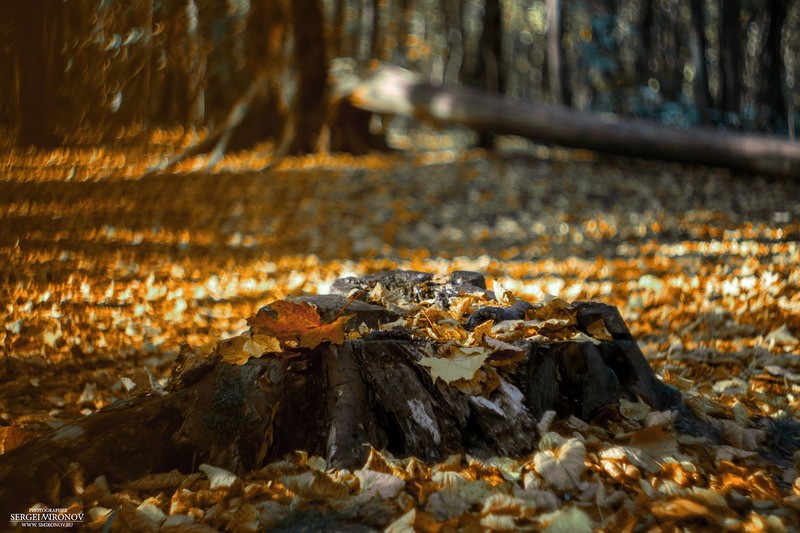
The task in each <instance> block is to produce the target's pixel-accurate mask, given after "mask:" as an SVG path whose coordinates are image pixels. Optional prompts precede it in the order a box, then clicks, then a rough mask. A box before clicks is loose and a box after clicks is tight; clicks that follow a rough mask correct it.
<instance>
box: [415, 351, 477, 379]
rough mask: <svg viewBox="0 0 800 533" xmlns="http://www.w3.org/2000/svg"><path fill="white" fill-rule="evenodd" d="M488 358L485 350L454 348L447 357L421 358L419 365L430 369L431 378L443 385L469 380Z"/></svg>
mask: <svg viewBox="0 0 800 533" xmlns="http://www.w3.org/2000/svg"><path fill="white" fill-rule="evenodd" d="M488 357H489V351H488V350H486V349H485V348H455V349H454V350H453V352H452V353H451V355H450V356H449V357H423V358H421V359H420V360H419V364H420V365H422V366H426V367H428V368H430V371H431V377H432V378H433V379H434V381H435V380H436V379H442V380H443V381H444V382H445V383H452V382H453V381H456V380H459V379H464V380H467V381H469V380H471V379H472V378H473V377H474V376H475V372H477V371H478V369H479V368H480V367H482V366H483V363H484V362H485V361H486V359H487V358H488Z"/></svg>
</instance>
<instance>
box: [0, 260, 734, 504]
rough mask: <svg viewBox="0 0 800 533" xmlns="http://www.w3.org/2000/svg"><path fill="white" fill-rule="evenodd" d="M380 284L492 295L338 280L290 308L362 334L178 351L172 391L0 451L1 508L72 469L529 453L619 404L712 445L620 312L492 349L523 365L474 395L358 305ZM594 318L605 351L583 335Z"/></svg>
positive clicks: (402, 283) (386, 278) (411, 290)
mask: <svg viewBox="0 0 800 533" xmlns="http://www.w3.org/2000/svg"><path fill="white" fill-rule="evenodd" d="M375 287H382V288H383V289H384V290H386V291H389V292H391V294H393V295H394V296H395V297H396V298H397V297H399V298H402V299H403V301H404V302H406V303H409V304H411V305H415V304H419V303H420V302H434V304H435V305H438V306H441V307H443V308H447V306H449V305H450V304H451V302H453V301H454V299H455V298H458V297H463V295H473V296H476V297H477V296H486V298H487V299H489V300H491V299H494V298H495V295H494V294H493V293H492V292H491V291H487V290H486V285H485V282H484V279H483V276H481V275H480V274H477V273H472V272H454V273H452V274H451V275H450V276H448V277H439V276H437V277H434V276H433V275H431V274H425V273H421V272H407V271H389V272H384V273H381V274H377V275H374V276H367V277H364V278H344V279H341V280H338V281H337V282H336V283H335V284H334V285H333V292H334V293H336V294H333V295H321V296H305V297H300V298H299V299H297V300H298V301H305V302H308V303H310V304H311V305H313V306H314V307H316V309H317V312H318V313H319V315H320V317H321V319H322V320H323V321H324V322H330V321H332V320H333V319H334V318H335V317H337V316H338V315H339V314H341V313H342V309H345V308H346V309H345V312H346V314H347V315H348V316H350V318H349V319H348V321H347V324H346V326H345V329H346V330H347V331H360V332H361V334H360V335H359V336H353V338H349V339H347V340H345V341H344V342H343V343H342V344H340V345H335V344H331V343H329V342H324V343H322V344H319V345H318V346H317V347H315V348H313V349H305V350H303V349H299V350H294V351H292V353H290V354H286V353H278V354H267V355H264V356H263V357H260V358H251V359H249V360H248V361H247V362H246V363H245V364H242V365H233V364H225V363H222V362H220V360H221V358H222V352H223V350H224V345H223V343H225V342H226V341H222V342H221V343H220V344H219V345H218V346H217V348H216V349H215V350H214V352H213V353H211V354H209V355H206V356H201V355H197V354H195V353H194V352H193V351H192V350H191V348H189V347H188V346H185V345H184V346H183V347H182V349H181V353H180V355H179V356H178V359H177V361H176V364H175V367H174V368H173V376H172V379H171V383H170V386H169V387H168V389H169V392H168V393H167V394H164V395H157V394H156V393H155V392H154V391H145V393H140V395H139V396H135V397H132V398H129V399H126V400H123V401H120V402H117V403H116V404H114V405H112V406H110V407H108V408H106V409H103V410H101V411H99V412H97V413H95V414H93V415H90V416H88V417H85V418H82V419H79V420H76V421H75V422H73V423H70V424H67V425H65V426H63V427H62V428H60V429H58V430H57V431H54V432H52V433H51V434H49V435H46V436H44V437H42V438H41V439H39V440H38V441H35V442H32V443H29V444H27V445H23V446H22V447H20V448H17V449H14V450H12V451H10V452H9V453H6V454H5V455H2V456H0V502H4V504H3V506H4V507H8V509H4V510H8V511H9V512H22V511H20V510H21V509H22V510H24V509H27V507H26V506H27V505H30V504H32V503H34V502H37V501H41V502H44V503H48V504H55V503H58V501H59V498H61V497H63V494H62V488H61V487H62V484H63V485H66V484H67V483H64V480H65V479H66V477H65V476H67V473H68V472H70V471H74V470H75V463H77V464H79V465H80V466H81V468H82V469H83V474H84V476H85V477H86V478H87V479H94V477H95V476H97V475H100V474H104V475H106V476H107V477H108V478H109V480H110V481H112V482H115V483H120V482H124V481H126V480H131V479H135V478H138V477H140V476H142V475H144V474H146V473H149V472H153V471H166V470H170V469H173V468H177V469H180V470H183V471H190V470H192V469H193V468H196V466H197V465H199V464H201V463H209V464H213V465H216V466H219V467H222V468H226V469H228V470H231V471H233V472H238V473H241V472H244V471H248V470H251V469H254V468H258V467H260V466H261V465H263V464H265V463H266V462H270V461H273V460H276V459H279V458H281V457H283V456H284V455H285V454H287V453H289V452H292V451H295V450H298V449H300V450H306V451H307V452H308V453H309V454H316V455H321V456H323V457H325V458H326V459H327V461H328V464H329V466H331V467H338V468H352V467H356V466H360V465H361V464H363V462H364V460H365V459H366V457H367V455H368V453H369V447H368V445H371V446H373V447H375V448H378V449H387V450H389V451H390V452H391V453H394V454H398V455H403V456H416V457H417V458H419V459H421V460H424V461H437V460H440V459H443V458H445V457H446V456H447V455H449V454H453V453H468V454H471V455H473V456H477V457H481V458H485V457H488V456H520V455H523V454H526V453H528V452H530V451H532V450H533V449H534V448H535V446H536V443H537V435H536V423H537V421H539V420H540V419H541V417H542V415H543V414H544V413H546V412H547V411H555V412H556V414H557V416H558V417H569V416H573V415H574V416H576V417H578V418H581V419H583V420H585V421H591V420H594V419H596V418H597V417H602V416H603V413H605V412H606V411H607V410H608V409H609V408H610V406H614V405H615V404H619V402H620V400H621V399H623V398H624V399H628V400H631V401H635V400H637V399H639V400H641V401H644V402H646V403H647V404H649V405H650V406H651V407H652V408H653V409H654V410H672V411H677V417H676V422H675V425H676V427H677V429H678V430H680V431H683V432H686V433H690V434H693V435H703V436H706V437H709V438H710V439H712V440H717V437H718V434H717V433H716V430H715V429H714V428H713V427H712V426H711V425H709V424H706V423H704V422H702V421H701V420H700V419H699V418H698V417H696V416H695V415H694V414H693V413H692V412H691V411H690V410H689V409H688V408H687V407H686V406H685V405H684V403H683V399H682V397H681V394H680V393H679V392H678V391H677V389H675V388H673V387H671V386H669V385H666V384H664V383H662V382H661V381H659V379H658V378H657V377H656V376H655V374H654V373H653V371H652V369H651V367H650V365H649V364H648V363H647V360H646V359H645V357H644V356H643V355H642V353H641V351H640V350H639V348H638V346H637V344H636V342H635V340H634V339H633V337H632V336H631V333H630V331H629V330H628V328H627V326H626V325H625V322H624V321H623V319H622V317H621V316H620V314H619V312H618V311H617V309H616V308H614V307H612V306H609V305H605V304H602V303H594V302H576V303H574V304H572V305H571V306H570V308H569V309H570V312H571V313H573V314H574V318H575V320H574V325H573V327H574V328H575V329H577V330H578V331H579V332H580V333H582V334H583V335H580V338H581V339H584V340H566V341H559V342H545V341H542V340H541V339H532V340H524V341H514V342H511V343H508V344H506V346H505V347H504V348H502V349H501V352H498V353H501V355H505V356H509V355H510V356H513V357H512V358H513V360H515V361H516V362H515V363H514V364H505V363H503V364H499V365H498V366H494V367H491V368H489V366H486V372H485V374H486V375H487V376H488V378H487V379H490V380H494V381H493V386H492V387H489V388H484V389H483V392H481V391H480V390H477V391H467V392H465V391H464V387H460V388H457V387H454V386H451V385H449V384H448V383H445V381H444V380H443V379H433V378H432V374H431V371H430V370H429V368H428V367H426V366H423V365H422V364H421V362H422V361H423V358H425V357H427V356H428V355H430V354H432V353H433V350H435V349H437V348H441V346H437V343H436V342H433V341H431V340H429V339H424V338H420V337H419V336H415V335H412V331H411V330H409V329H406V328H403V327H391V324H392V323H393V322H395V321H397V319H398V318H401V317H400V315H401V311H402V310H401V309H400V308H399V307H397V306H394V305H392V304H387V305H375V304H374V303H368V302H366V301H361V300H364V299H367V297H368V296H369V295H368V292H369V290H371V289H374V288H375ZM348 296H349V297H350V298H348ZM353 297H355V298H359V299H360V300H359V299H352V298H353ZM392 307H394V308H392ZM535 309H536V306H533V305H531V304H528V303H526V302H516V303H515V304H513V305H508V306H502V305H498V306H484V307H482V308H479V309H477V310H475V311H474V312H472V313H471V314H470V316H469V317H467V320H466V324H465V325H466V327H467V329H475V328H477V327H479V326H481V324H482V323H484V321H485V320H487V319H492V320H494V321H495V324H500V323H503V322H507V321H509V320H517V321H519V320H522V319H524V318H525V317H526V316H527V315H526V314H529V313H530V312H531V310H535ZM598 321H602V322H600V323H601V324H603V325H604V326H605V330H604V334H603V335H601V337H604V338H603V339H602V340H598V339H596V338H590V334H591V333H592V330H593V328H595V327H596V326H597V324H598ZM387 324H389V325H390V326H389V327H387V326H386V325H387ZM382 328H383V329H382ZM502 350H505V352H503V351H502ZM501 362H502V361H501ZM486 390H491V392H489V393H486V392H485V391H486ZM65 494H66V492H65ZM0 512H2V511H0Z"/></svg>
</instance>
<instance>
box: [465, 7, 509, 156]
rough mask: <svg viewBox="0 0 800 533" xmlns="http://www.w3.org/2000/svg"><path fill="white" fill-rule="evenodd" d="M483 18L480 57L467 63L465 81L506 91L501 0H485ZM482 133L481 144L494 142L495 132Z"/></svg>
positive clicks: (490, 90) (484, 131)
mask: <svg viewBox="0 0 800 533" xmlns="http://www.w3.org/2000/svg"><path fill="white" fill-rule="evenodd" d="M482 22H483V27H482V29H481V36H480V39H479V41H478V54H477V58H476V61H475V62H474V63H465V66H467V68H468V70H467V71H466V72H464V74H463V76H462V81H463V83H464V84H465V85H467V86H469V87H476V88H480V89H484V90H486V91H488V92H490V93H493V94H498V95H500V94H504V93H505V91H506V80H505V73H504V72H503V65H502V58H503V51H502V43H503V29H502V23H503V21H502V12H501V6H500V0H484V12H483V21H482ZM479 134H480V138H479V140H478V146H480V147H483V148H491V147H492V146H494V133H492V132H491V131H489V130H481V131H480V132H479Z"/></svg>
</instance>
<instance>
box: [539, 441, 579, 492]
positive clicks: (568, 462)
mask: <svg viewBox="0 0 800 533" xmlns="http://www.w3.org/2000/svg"><path fill="white" fill-rule="evenodd" d="M548 435H550V434H548ZM543 440H544V437H543ZM585 457H586V447H585V446H584V445H583V443H582V442H581V441H580V440H578V439H567V440H566V441H565V442H564V443H563V444H562V445H561V446H559V447H558V448H556V449H554V450H545V451H542V452H537V453H536V454H535V455H534V456H533V468H534V470H535V471H536V472H537V473H538V474H539V475H540V476H542V478H543V479H544V481H545V482H546V483H547V484H548V485H550V486H552V487H554V488H556V489H557V490H568V489H572V488H577V487H578V485H579V484H580V480H581V476H582V475H583V471H584V469H585V466H584V463H583V461H584V459H585Z"/></svg>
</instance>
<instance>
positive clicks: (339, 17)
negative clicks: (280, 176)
mask: <svg viewBox="0 0 800 533" xmlns="http://www.w3.org/2000/svg"><path fill="white" fill-rule="evenodd" d="M0 44H1V45H2V46H0V80H3V81H2V82H0V125H2V127H3V128H4V129H5V130H6V131H7V132H8V133H9V134H10V135H7V136H6V137H7V138H8V139H11V138H15V139H16V140H17V141H18V142H19V143H21V144H23V145H28V144H32V145H36V146H41V147H52V146H55V145H59V144H62V143H67V144H87V143H101V142H108V141H118V140H123V139H124V140H135V139H137V138H139V139H142V138H144V137H145V132H147V131H148V130H149V129H152V128H185V129H188V130H196V129H199V130H205V129H208V130H210V131H213V130H214V127H215V126H217V127H219V126H220V125H221V124H222V123H224V121H225V119H226V117H227V116H228V115H229V113H230V112H231V110H232V109H234V107H235V106H236V105H237V103H238V104H241V103H243V102H244V103H246V104H247V106H246V111H245V112H247V114H248V118H247V119H246V120H245V123H244V124H242V126H241V127H239V128H237V129H236V132H235V136H234V137H235V138H234V139H232V142H231V144H230V147H231V148H234V149H235V148H244V147H251V146H253V145H255V144H257V143H258V142H260V141H264V140H267V141H271V142H272V143H273V148H274V147H276V146H277V147H282V148H283V151H285V152H286V153H301V152H310V151H317V150H328V149H330V150H334V151H338V150H347V151H355V152H363V151H367V150H370V149H373V148H380V147H382V145H381V143H380V142H378V141H375V140H374V139H372V140H370V141H369V142H367V143H366V145H365V144H364V142H363V139H364V138H367V139H370V138H369V137H368V136H366V135H365V134H363V133H364V131H365V130H366V129H367V128H369V127H370V123H371V126H372V128H373V131H376V128H378V129H380V131H382V132H385V131H387V125H386V124H384V125H381V124H379V121H378V120H377V119H372V120H371V121H370V119H369V117H368V116H367V117H366V118H365V117H364V116H342V117H341V118H340V120H339V122H340V123H341V122H349V125H348V126H347V127H345V128H341V126H342V125H341V124H339V126H340V128H339V129H338V130H337V127H336V124H335V123H336V120H337V119H336V116H335V115H336V113H335V112H333V111H332V110H331V102H333V101H335V99H336V95H335V94H333V92H332V89H331V87H330V83H329V81H328V72H329V70H330V71H332V72H336V70H337V68H341V67H342V65H347V66H348V67H350V68H356V69H358V68H362V69H366V68H369V67H370V66H371V65H372V66H373V67H374V66H375V64H376V62H390V63H393V64H396V65H400V66H403V67H406V68H408V69H410V70H412V71H414V72H417V73H419V74H421V75H422V76H423V78H424V79H428V80H430V81H431V82H433V83H435V84H444V85H450V86H453V85H459V84H463V85H468V86H474V87H480V88H483V89H487V90H489V91H492V92H496V93H500V94H504V95H508V96H509V97H512V98H525V99H533V100H537V101H542V102H550V103H557V104H561V105H565V106H571V107H573V108H575V109H578V110H592V111H602V112H612V113H618V114H621V115H628V116H637V117H647V118H651V119H653V120H657V121H660V122H663V123H666V124H673V125H680V126H691V125H696V124H701V123H702V124H713V125H716V126H719V127H722V128H729V129H744V130H753V131H769V132H773V133H777V134H780V135H781V136H790V137H793V136H794V135H795V134H796V132H797V129H798V127H800V126H798V121H797V120H796V118H797V110H798V104H800V91H798V88H797V86H798V81H797V77H798V65H800V2H797V1H791V0H769V1H767V0H723V1H703V0H644V1H636V2H633V1H626V0H603V1H592V2H589V1H581V0H572V1H563V2H562V1H559V0H547V1H544V0H542V1H533V0H521V1H500V0H445V1H442V2H434V1H429V0H359V1H352V0H299V1H288V0H280V1H271V0H252V1H249V0H227V1H212V0H186V1H177V0H176V1H161V0H131V1H128V2H120V1H113V0H108V1H106V0H103V1H96V0H93V1H89V0H70V1H63V2H62V1H31V2H3V3H2V5H0ZM248 91H249V92H250V94H248ZM340 115H342V113H340ZM413 125H414V124H412V123H409V121H408V120H395V121H393V122H392V123H391V126H392V127H393V128H394V131H396V132H398V133H400V134H403V133H404V132H406V131H407V130H408V128H409V127H411V126H413ZM354 126H355V127H356V128H357V129H360V130H364V131H362V134H363V135H360V137H361V139H358V138H356V137H358V136H354V135H352V132H351V131H350V130H352V128H353V127H354ZM326 128H328V129H326ZM331 128H332V129H331ZM488 137H491V136H490V135H489V136H488ZM470 140H472V139H470ZM477 141H478V142H479V143H480V144H482V145H488V144H491V138H487V134H483V135H482V136H481V138H480V139H477Z"/></svg>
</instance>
